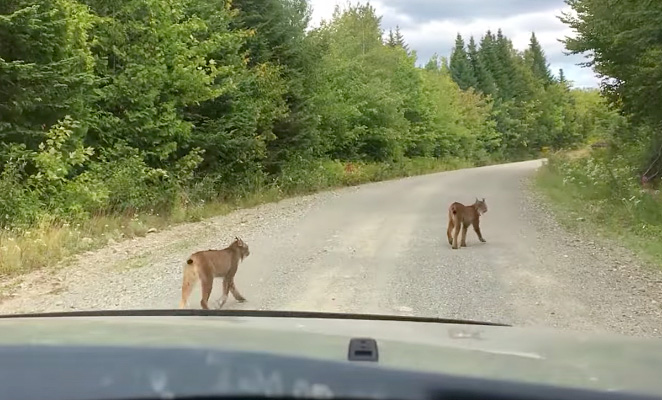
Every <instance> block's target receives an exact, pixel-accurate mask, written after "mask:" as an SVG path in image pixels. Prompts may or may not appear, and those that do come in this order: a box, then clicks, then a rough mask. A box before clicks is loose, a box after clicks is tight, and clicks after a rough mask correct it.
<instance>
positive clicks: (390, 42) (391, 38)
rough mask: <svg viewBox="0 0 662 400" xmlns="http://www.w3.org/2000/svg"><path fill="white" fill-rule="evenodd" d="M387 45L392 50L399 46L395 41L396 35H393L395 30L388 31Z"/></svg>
mask: <svg viewBox="0 0 662 400" xmlns="http://www.w3.org/2000/svg"><path fill="white" fill-rule="evenodd" d="M386 45H387V46H388V47H391V48H394V47H396V46H397V45H398V43H397V42H396V40H395V35H394V34H393V29H389V30H388V39H386Z"/></svg>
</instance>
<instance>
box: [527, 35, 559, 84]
mask: <svg viewBox="0 0 662 400" xmlns="http://www.w3.org/2000/svg"><path fill="white" fill-rule="evenodd" d="M524 60H525V61H526V64H527V66H528V67H529V68H530V69H531V72H532V73H533V76H534V77H535V78H536V79H538V80H539V81H540V82H541V83H542V84H543V85H544V86H545V87H548V86H549V85H551V84H552V83H554V77H553V76H552V73H551V71H550V70H549V63H548V62H547V58H546V57H545V51H544V50H543V49H542V47H541V46H540V42H538V38H537V37H536V34H535V33H532V34H531V41H530V43H529V48H528V49H527V50H526V51H525V52H524Z"/></svg>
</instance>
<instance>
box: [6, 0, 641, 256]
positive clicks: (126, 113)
mask: <svg viewBox="0 0 662 400" xmlns="http://www.w3.org/2000/svg"><path fill="white" fill-rule="evenodd" d="M309 19H310V9H309V5H308V2H307V1H305V0H284V1H283V0H233V1H229V0H169V1H165V2H164V1H162V0H126V1H106V0H37V1H27V0H12V1H9V2H3V3H2V4H0V94H1V96H0V112H1V113H2V120H1V121H0V138H1V147H0V162H1V163H0V226H1V227H2V228H5V229H9V230H15V231H16V232H13V233H12V235H19V236H20V232H24V231H26V230H28V229H32V228H31V227H42V228H43V229H42V231H41V232H42V233H43V234H44V235H47V234H46V232H51V233H52V235H53V236H48V237H52V244H53V245H56V244H57V245H62V243H63V241H65V240H66V237H65V236H61V235H60V233H62V232H64V230H61V231H57V232H60V233H53V232H55V231H51V230H49V229H51V228H53V229H55V227H57V226H62V227H63V226H64V225H66V224H72V225H76V224H81V225H85V224H86V221H101V220H104V221H109V222H108V223H109V225H111V226H115V228H116V229H117V230H118V231H120V230H121V234H124V235H127V236H129V235H134V234H142V233H144V232H145V231H146V228H145V226H144V224H143V223H142V222H141V221H143V220H146V218H148V216H149V218H153V219H152V220H150V221H152V222H153V223H157V222H155V221H161V223H165V222H164V221H171V220H174V221H179V220H184V219H186V218H202V217H204V216H206V215H209V214H210V213H212V212H214V210H216V211H218V212H220V211H227V210H228V209H230V208H231V207H232V206H233V205H237V204H239V205H246V204H254V203H256V202H259V201H266V199H275V198H280V197H282V196H286V195H292V194H297V193H306V192H309V191H314V190H320V189H323V188H327V187H333V186H339V185H348V184H357V183H362V182H369V181H376V180H380V179H388V178H392V177H396V176H406V175H411V174H416V173H423V172H429V171H435V170H440V169H447V168H452V167H459V166H467V165H485V164H487V163H490V162H493V161H495V160H508V159H515V158H526V157H531V156H535V155H537V153H538V152H539V151H540V149H541V148H542V147H545V146H548V147H554V148H562V147H572V146H575V145H576V144H577V143H580V142H582V141H584V140H585V139H586V138H592V139H594V138H596V137H598V136H599V135H600V131H601V130H602V129H604V128H605V127H612V126H618V124H619V121H618V119H617V118H615V117H613V115H612V114H610V113H609V112H608V111H607V110H606V108H605V105H604V103H603V102H601V101H599V100H598V99H596V97H595V96H594V94H593V93H588V92H576V91H574V90H572V89H571V88H570V87H569V84H568V83H567V82H564V81H563V82H561V83H558V82H551V81H550V82H546V81H545V80H544V79H542V78H541V77H542V75H541V71H542V69H541V67H540V66H541V65H545V66H546V65H547V64H546V60H545V59H544V52H543V51H542V49H540V48H539V46H538V47H536V46H534V43H533V42H532V47H531V49H530V50H529V52H528V53H527V54H529V56H527V55H524V54H520V53H519V52H517V51H515V50H514V49H513V47H512V44H511V42H510V40H508V38H506V37H504V36H503V34H502V33H501V32H500V31H499V33H498V34H497V35H494V34H492V33H490V32H488V33H487V34H486V35H485V36H484V37H483V38H482V40H481V41H480V45H478V44H477V43H476V41H475V40H473V38H471V40H470V41H469V43H468V45H467V46H465V42H464V40H463V38H462V37H460V36H458V37H457V45H456V49H455V51H454V52H453V56H452V57H451V59H450V62H449V61H448V60H446V59H444V58H440V57H438V56H435V57H433V58H432V59H431V60H430V61H429V62H428V63H427V64H426V66H425V68H419V67H417V60H416V54H415V52H414V51H412V50H411V49H409V46H408V45H407V43H406V40H405V38H404V36H403V35H402V32H401V31H400V29H399V28H396V29H395V30H394V31H390V32H389V33H388V34H386V35H385V34H384V32H383V31H382V28H381V17H379V15H377V13H376V10H375V8H373V7H372V6H370V5H369V4H356V5H349V6H347V7H345V8H340V7H338V8H337V9H336V11H335V13H334V16H333V18H332V19H331V20H329V21H326V22H324V23H323V24H322V25H321V26H320V27H318V28H316V29H311V30H308V22H309ZM542 72H544V71H542ZM547 72H548V71H547ZM641 135H643V133H641ZM350 166H351V168H350ZM348 168H349V169H348ZM219 204H220V205H219ZM205 210H206V211H205ZM156 214H160V215H161V216H162V217H161V218H162V220H159V219H158V218H157V217H156ZM135 215H138V217H136V216H135ZM104 218H105V219H104ZM113 218H117V219H120V220H122V221H125V219H127V218H129V222H127V224H125V225H123V224H122V223H118V222H117V220H115V219H113ZM112 221H115V222H112ZM139 222H140V223H139ZM87 224H88V225H86V226H88V228H89V229H90V233H89V234H90V235H95V234H98V235H100V234H101V233H103V232H106V231H104V230H103V229H100V228H99V229H97V228H95V223H93V222H89V223H87ZM118 226H119V227H121V226H124V228H121V229H120V228H118ZM45 227H49V228H48V229H46V228H45ZM40 229H41V228H40ZM62 229H64V228H62ZM17 232H18V233H17ZM76 232H77V233H74V235H79V234H80V232H78V231H76ZM51 233H48V235H51ZM62 234H63V235H64V233H62ZM68 234H69V233H67V235H68ZM116 234H117V235H120V234H119V233H116ZM17 237H18V236H17ZM44 237H46V236H44ZM76 237H78V236H76ZM44 240H46V241H48V240H51V239H44ZM95 243H96V242H95ZM23 245H25V243H23ZM10 247H11V246H9V247H7V248H10ZM79 247H80V246H79ZM79 247H76V248H75V249H73V248H72V251H74V250H80V249H83V248H89V246H87V247H85V246H82V247H80V248H79ZM11 248H12V249H13V248H14V247H11ZM65 248H66V246H65ZM32 250H34V249H32ZM32 250H31V251H32ZM8 251H9V250H8ZM12 251H14V250H12ZM33 253H34V254H41V256H40V257H41V258H39V257H37V258H35V259H34V260H28V259H26V258H25V257H26V256H24V255H22V253H21V251H14V253H11V254H13V255H12V256H11V257H14V258H11V259H12V260H18V261H17V262H18V263H23V264H21V265H36V264H37V263H38V261H37V260H38V259H39V260H43V259H44V257H46V256H47V255H48V254H52V253H51V252H49V251H43V252H42V251H33ZM64 253H65V251H63V252H62V254H64ZM3 254H5V253H3ZM6 254H9V253H6ZM59 255H60V253H58V254H55V255H53V256H54V257H58V256H59ZM8 257H9V256H8Z"/></svg>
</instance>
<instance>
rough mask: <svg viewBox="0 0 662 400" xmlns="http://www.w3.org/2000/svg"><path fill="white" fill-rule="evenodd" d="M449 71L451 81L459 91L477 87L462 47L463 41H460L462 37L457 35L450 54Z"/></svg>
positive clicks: (467, 57)
mask: <svg viewBox="0 0 662 400" xmlns="http://www.w3.org/2000/svg"><path fill="white" fill-rule="evenodd" d="M450 70H451V76H452V77H453V80H454V81H455V83H457V85H458V86H459V87H460V89H462V90H467V89H469V88H475V87H477V86H478V81H477V79H476V76H475V75H474V72H473V69H472V67H471V62H470V60H469V56H468V55H467V52H466V50H465V47H464V39H462V35H460V34H459V33H458V34H457V38H456V39H455V47H454V48H453V51H452V53H451V59H450Z"/></svg>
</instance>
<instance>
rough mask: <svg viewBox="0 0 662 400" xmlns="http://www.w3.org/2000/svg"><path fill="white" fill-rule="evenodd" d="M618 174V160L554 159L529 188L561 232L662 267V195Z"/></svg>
mask: <svg viewBox="0 0 662 400" xmlns="http://www.w3.org/2000/svg"><path fill="white" fill-rule="evenodd" d="M596 160H597V161H596ZM596 171H597V172H596ZM601 172H607V174H608V175H609V176H610V178H608V177H606V176H604V175H603V174H602V173H601ZM622 174H624V170H623V169H620V166H619V161H618V160H615V161H614V160H612V161H611V162H610V161H609V160H602V161H600V157H599V156H598V157H594V155H591V153H589V152H585V153H583V154H582V156H581V157H577V154H576V153H574V154H571V155H570V156H568V155H566V154H558V155H555V156H552V157H550V159H549V162H548V163H547V165H545V166H544V167H543V168H541V169H540V170H539V171H538V173H537V175H536V177H535V186H536V187H537V188H538V190H539V191H540V192H541V193H542V194H543V195H544V196H545V197H546V198H547V199H548V200H549V204H550V205H551V208H552V210H553V212H554V214H555V215H556V217H557V220H558V221H559V222H560V223H561V224H562V225H563V226H565V227H566V228H568V229H571V230H573V231H575V232H580V233H582V234H583V235H585V236H587V237H593V236H600V237H604V238H607V239H610V240H613V241H616V242H618V243H620V244H622V245H623V246H625V247H627V248H629V249H631V250H633V251H634V252H635V253H636V254H638V255H639V256H641V258H642V259H643V260H644V261H647V262H650V263H652V264H653V265H656V266H657V267H659V268H662V196H660V194H659V192H652V193H651V192H648V191H644V190H642V189H641V188H640V187H639V186H638V185H637V183H636V178H633V179H629V177H627V178H626V177H624V176H622Z"/></svg>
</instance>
